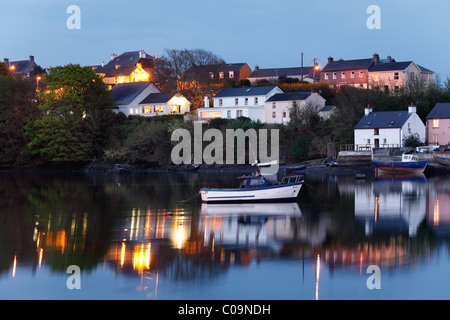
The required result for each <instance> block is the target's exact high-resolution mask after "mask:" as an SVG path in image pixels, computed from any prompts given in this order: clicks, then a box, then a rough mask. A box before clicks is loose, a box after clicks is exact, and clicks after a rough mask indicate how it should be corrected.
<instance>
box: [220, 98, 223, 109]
mask: <svg viewBox="0 0 450 320" xmlns="http://www.w3.org/2000/svg"><path fill="white" fill-rule="evenodd" d="M222 105H223V100H222V99H219V107H221V106H222Z"/></svg>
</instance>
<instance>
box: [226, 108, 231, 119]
mask: <svg viewBox="0 0 450 320" xmlns="http://www.w3.org/2000/svg"><path fill="white" fill-rule="evenodd" d="M227 118H228V119H230V118H231V110H227Z"/></svg>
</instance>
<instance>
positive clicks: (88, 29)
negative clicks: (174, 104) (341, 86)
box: [0, 0, 450, 79]
mask: <svg viewBox="0 0 450 320" xmlns="http://www.w3.org/2000/svg"><path fill="white" fill-rule="evenodd" d="M70 5H77V6H78V7H79V8H80V10H81V19H80V21H81V28H80V29H73V30H70V29H69V28H68V27H67V25H66V21H67V19H68V18H69V17H70V16H71V14H69V13H66V10H67V8H68V7H69V6H70ZM370 5H377V6H378V7H379V8H380V11H381V20H380V21H381V29H373V30H370V29H369V28H367V26H366V21H367V19H368V18H369V17H370V16H371V14H369V13H366V10H367V8H368V7H369V6H370ZM1 6H2V13H3V14H2V18H1V19H0V28H1V30H2V31H3V32H2V35H3V37H2V38H3V39H2V41H1V44H0V52H1V54H2V55H3V56H2V57H0V59H1V61H3V58H9V59H10V61H15V60H25V59H28V56H29V55H34V56H35V61H36V63H37V64H39V65H41V66H42V67H44V68H47V67H49V66H57V65H65V64H68V63H78V64H80V65H95V64H101V63H102V61H105V62H108V61H109V59H110V55H111V54H112V53H117V54H121V53H123V52H126V51H136V50H141V49H144V50H145V51H146V52H147V53H148V54H152V55H153V54H156V55H157V56H161V55H162V54H163V53H164V49H165V48H170V49H184V48H188V49H195V48H202V49H206V50H209V51H212V52H213V53H215V54H217V55H219V56H221V57H222V58H223V59H224V60H225V61H226V62H230V63H236V62H246V63H248V65H249V66H250V68H251V69H252V70H253V69H254V67H255V66H256V65H258V66H259V67H261V68H276V67H294V66H300V61H301V58H300V57H301V52H303V53H304V60H303V61H304V65H305V66H306V65H312V63H313V59H314V58H317V59H318V62H319V64H320V66H321V67H324V66H325V65H326V63H327V58H328V57H329V56H332V57H334V58H335V59H339V58H343V59H345V60H347V59H362V58H370V57H372V55H373V54H374V53H378V54H379V55H380V58H386V57H387V56H388V55H390V56H392V57H393V58H394V59H396V60H397V61H408V60H413V61H414V62H416V63H417V64H419V65H422V66H423V67H426V68H428V69H431V70H433V71H434V72H435V73H436V74H438V75H439V76H441V78H443V79H445V78H447V76H450V58H449V53H450V43H449V41H448V38H449V34H450V21H449V18H448V12H450V1H448V0H428V1H424V0H420V1H419V0H390V1H385V0H381V1H372V0H371V1H364V0H340V1H334V0H316V1H302V0H276V1H275V0H227V1H224V0H191V1H186V0H169V1H168V0H165V1H159V0H150V1H149V0H146V1H145V0H108V1H106V0H69V1H67V0H40V1H36V0H2V1H1Z"/></svg>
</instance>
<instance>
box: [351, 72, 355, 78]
mask: <svg viewBox="0 0 450 320" xmlns="http://www.w3.org/2000/svg"><path fill="white" fill-rule="evenodd" d="M354 77H355V72H354V71H352V72H351V73H350V78H352V79H353V78H354Z"/></svg>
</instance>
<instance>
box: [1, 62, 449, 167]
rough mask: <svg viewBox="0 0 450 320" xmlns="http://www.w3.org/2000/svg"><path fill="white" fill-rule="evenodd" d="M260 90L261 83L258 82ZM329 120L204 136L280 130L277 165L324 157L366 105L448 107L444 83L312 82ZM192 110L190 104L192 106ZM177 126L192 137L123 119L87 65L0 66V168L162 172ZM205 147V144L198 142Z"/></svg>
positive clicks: (171, 121)
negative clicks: (33, 72) (17, 72)
mask: <svg viewBox="0 0 450 320" xmlns="http://www.w3.org/2000/svg"><path fill="white" fill-rule="evenodd" d="M0 64H1V63H0ZM276 84H277V85H279V87H280V88H281V89H282V90H283V91H285V92H288V91H310V90H311V84H305V83H289V82H283V81H281V80H280V82H279V83H276ZM261 85H262V84H261ZM316 86H317V88H318V90H319V92H320V93H321V95H322V96H323V97H324V98H325V99H326V100H327V105H334V106H335V111H334V113H333V114H332V116H331V117H330V118H329V119H327V120H324V119H322V118H321V117H319V115H318V113H317V112H306V111H305V110H297V109H296V108H293V111H292V112H291V122H290V123H289V124H287V125H281V124H276V125H271V124H266V123H260V122H253V121H251V120H250V119H248V118H243V117H241V118H238V119H236V120H229V119H215V120H212V121H211V122H210V123H209V124H207V125H204V128H203V130H206V129H209V128H215V129H218V130H220V131H221V132H224V130H226V129H228V128H229V129H243V130H247V129H249V128H253V129H255V130H258V129H279V141H280V159H281V160H282V161H303V160H307V159H311V158H317V157H324V156H326V150H327V144H328V143H334V145H335V147H338V146H339V145H340V144H352V143H353V127H354V126H355V124H356V123H357V122H358V121H359V120H360V119H361V117H362V116H363V115H364V108H365V107H366V106H367V105H368V104H369V105H370V106H371V107H372V108H373V109H374V110H377V111H387V110H406V108H407V106H408V105H410V104H411V103H414V104H415V105H416V106H417V112H418V114H419V116H420V117H421V118H422V119H423V120H424V119H425V117H426V115H427V114H428V113H429V112H430V111H431V109H432V108H433V107H434V105H435V104H436V103H438V102H448V101H450V79H448V78H447V79H446V80H445V81H442V80H441V79H439V78H437V79H435V80H434V82H433V84H432V85H428V86H427V85H426V84H425V83H424V82H423V81H421V80H420V79H418V80H413V81H410V82H409V83H408V86H407V87H405V88H402V89H401V90H400V91H399V92H397V93H395V94H393V93H389V92H378V91H375V90H371V89H357V88H353V87H341V88H339V89H332V88H330V87H328V86H327V85H326V84H316ZM196 107H197V106H196V105H194V108H196ZM177 128H185V129H187V130H189V131H190V132H192V130H193V125H192V123H190V122H185V121H184V120H183V117H182V116H172V115H170V116H158V117H153V118H144V117H136V116H135V117H126V116H125V115H123V114H122V113H116V112H115V104H114V101H113V99H112V98H111V96H110V94H109V91H108V90H107V88H106V85H105V84H104V83H103V81H102V79H101V78H100V77H99V76H98V75H96V74H95V72H94V71H92V70H91V69H90V68H89V67H81V66H79V65H67V66H63V67H55V68H50V69H49V70H48V74H46V75H45V77H44V78H43V79H42V80H41V81H36V79H35V78H26V79H24V78H22V77H18V76H13V75H11V74H9V73H8V70H7V69H6V68H4V66H3V67H2V66H0V149H1V153H0V163H1V164H2V165H3V166H21V165H30V164H39V163H52V162H70V161H86V162H89V161H92V160H94V159H97V160H99V161H110V162H116V163H117V162H118V163H127V164H131V165H141V166H168V165H170V164H171V161H170V154H171V149H172V147H173V146H174V142H172V141H171V139H170V138H171V133H172V132H173V131H174V130H175V129H177ZM205 144H206V145H207V144H208V142H205Z"/></svg>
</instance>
